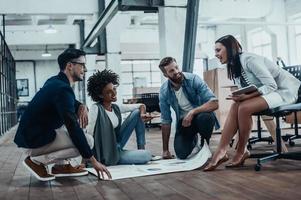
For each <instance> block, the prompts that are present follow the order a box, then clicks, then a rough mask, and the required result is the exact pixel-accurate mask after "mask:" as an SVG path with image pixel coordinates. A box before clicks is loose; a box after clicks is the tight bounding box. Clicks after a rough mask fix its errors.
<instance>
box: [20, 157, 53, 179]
mask: <svg viewBox="0 0 301 200" xmlns="http://www.w3.org/2000/svg"><path fill="white" fill-rule="evenodd" d="M23 165H24V166H25V167H26V168H27V169H28V170H29V171H30V172H31V174H32V175H34V176H35V177H36V178H37V179H39V180H40V181H51V180H54V179H55V177H54V176H53V175H50V174H48V172H47V170H46V168H45V166H44V165H43V164H36V163H34V162H33V161H32V160H31V159H30V157H29V156H28V157H27V158H26V159H25V160H24V161H23Z"/></svg>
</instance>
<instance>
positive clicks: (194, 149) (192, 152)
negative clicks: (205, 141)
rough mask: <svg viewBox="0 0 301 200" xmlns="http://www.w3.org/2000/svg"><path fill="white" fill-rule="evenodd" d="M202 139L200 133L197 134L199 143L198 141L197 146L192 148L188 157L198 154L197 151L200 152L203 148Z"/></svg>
mask: <svg viewBox="0 0 301 200" xmlns="http://www.w3.org/2000/svg"><path fill="white" fill-rule="evenodd" d="M201 140H202V138H201V136H200V135H199V134H198V135H197V143H196V145H195V147H194V148H193V149H192V151H191V153H190V155H189V156H188V157H187V158H191V157H193V156H194V155H196V154H197V153H199V151H200V150H201V149H202V142H201Z"/></svg>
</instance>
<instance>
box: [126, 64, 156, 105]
mask: <svg viewBox="0 0 301 200" xmlns="http://www.w3.org/2000/svg"><path fill="white" fill-rule="evenodd" d="M158 63H159V60H122V61H121V69H122V70H121V77H120V78H121V84H120V92H121V95H122V98H123V99H129V98H132V97H133V88H134V87H160V86H161V71H160V69H159V67H158Z"/></svg>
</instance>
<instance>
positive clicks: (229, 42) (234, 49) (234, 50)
mask: <svg viewBox="0 0 301 200" xmlns="http://www.w3.org/2000/svg"><path fill="white" fill-rule="evenodd" d="M215 43H221V44H222V45H224V46H225V47H226V51H227V60H228V62H227V72H228V78H229V79H231V80H232V79H233V78H236V77H239V76H241V69H242V65H241V62H240V60H239V55H240V54H241V53H242V48H241V45H240V44H239V42H238V41H237V40H236V39H235V37H233V36H232V35H225V36H223V37H221V38H219V39H218V40H216V41H215Z"/></svg>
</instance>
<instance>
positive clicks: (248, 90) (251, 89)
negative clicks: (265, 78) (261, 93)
mask: <svg viewBox="0 0 301 200" xmlns="http://www.w3.org/2000/svg"><path fill="white" fill-rule="evenodd" d="M256 91H257V87H256V86H255V85H249V86H247V87H243V88H240V89H238V90H234V91H233V92H232V96H235V95H241V94H249V93H252V92H256Z"/></svg>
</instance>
